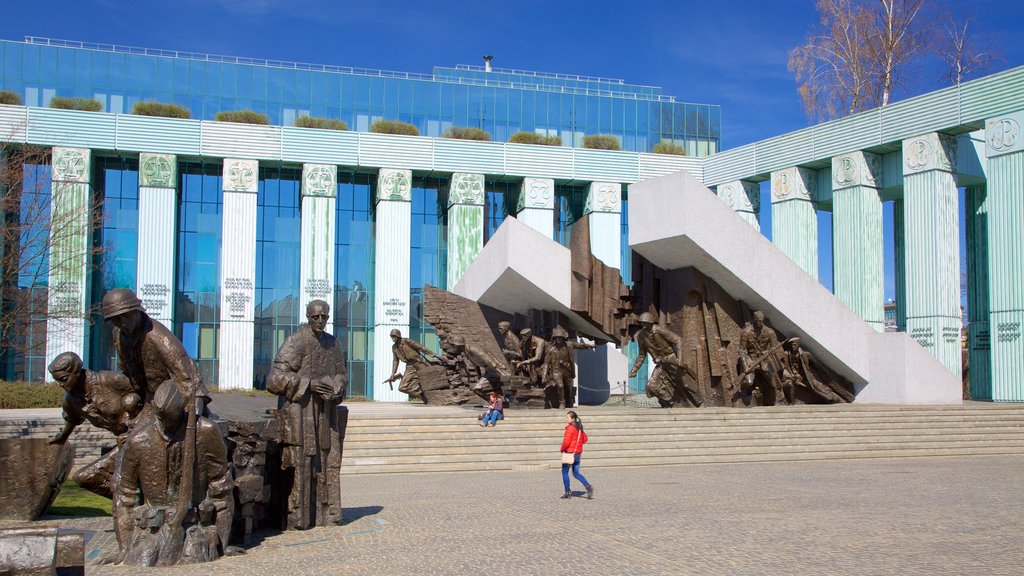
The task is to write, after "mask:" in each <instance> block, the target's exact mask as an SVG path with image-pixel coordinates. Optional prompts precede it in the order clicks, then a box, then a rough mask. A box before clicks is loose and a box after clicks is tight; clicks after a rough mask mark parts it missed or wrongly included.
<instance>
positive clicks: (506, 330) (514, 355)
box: [498, 320, 523, 366]
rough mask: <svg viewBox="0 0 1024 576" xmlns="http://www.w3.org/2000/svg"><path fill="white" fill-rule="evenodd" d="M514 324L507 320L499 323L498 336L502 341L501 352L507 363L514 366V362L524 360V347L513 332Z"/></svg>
mask: <svg viewBox="0 0 1024 576" xmlns="http://www.w3.org/2000/svg"><path fill="white" fill-rule="evenodd" d="M511 328H512V324H510V323H509V322H508V321H507V320H502V321H501V322H498V334H499V335H500V339H501V352H502V354H504V355H505V362H506V363H508V365H509V366H512V363H513V362H516V361H519V360H522V359H523V347H522V346H521V345H520V344H519V337H518V336H516V334H515V332H513V331H512V330H511Z"/></svg>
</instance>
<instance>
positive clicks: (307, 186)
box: [302, 164, 338, 198]
mask: <svg viewBox="0 0 1024 576" xmlns="http://www.w3.org/2000/svg"><path fill="white" fill-rule="evenodd" d="M337 177H338V172H337V169H336V168H335V167H334V166H328V165H323V164H305V165H303V166H302V183H303V185H304V187H303V190H302V194H303V195H305V196H322V197H326V198H331V197H333V196H335V195H336V194H337Z"/></svg>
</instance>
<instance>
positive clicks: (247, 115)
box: [213, 110, 270, 125]
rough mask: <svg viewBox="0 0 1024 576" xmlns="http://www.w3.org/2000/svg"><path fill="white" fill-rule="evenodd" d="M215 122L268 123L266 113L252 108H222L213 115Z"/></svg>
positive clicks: (268, 119)
mask: <svg viewBox="0 0 1024 576" xmlns="http://www.w3.org/2000/svg"><path fill="white" fill-rule="evenodd" d="M213 119H214V120H216V121H217V122H234V123H236V124H264V125H266V124H270V118H267V115H266V114H260V113H259V112H254V111H252V110H224V111H223V112H217V114H216V115H214V117H213Z"/></svg>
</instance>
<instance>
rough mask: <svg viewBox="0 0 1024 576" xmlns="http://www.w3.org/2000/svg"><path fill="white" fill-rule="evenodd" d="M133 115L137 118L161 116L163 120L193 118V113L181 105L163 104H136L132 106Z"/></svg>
mask: <svg viewBox="0 0 1024 576" xmlns="http://www.w3.org/2000/svg"><path fill="white" fill-rule="evenodd" d="M132 114H134V115H136V116H160V117H162V118H191V117H192V113H191V112H189V111H188V108H185V107H184V106H182V105H181V104H164V103H163V102H136V103H135V106H132Z"/></svg>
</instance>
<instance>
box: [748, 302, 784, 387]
mask: <svg viewBox="0 0 1024 576" xmlns="http://www.w3.org/2000/svg"><path fill="white" fill-rule="evenodd" d="M780 348H781V345H780V344H779V339H778V337H776V336H775V330H772V329H771V328H769V327H767V326H765V324H764V312H761V311H760V310H757V311H755V312H754V319H753V323H752V324H747V325H746V326H744V328H743V331H742V332H741V333H740V357H739V363H740V371H741V378H740V393H741V394H743V395H744V396H748V397H750V399H751V402H752V403H753V404H757V405H761V406H774V405H775V404H778V403H782V402H783V401H785V400H786V397H785V395H784V393H783V391H782V380H781V379H780V376H781V367H780V364H781V362H780V358H779V352H780V350H779V349H780Z"/></svg>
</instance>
